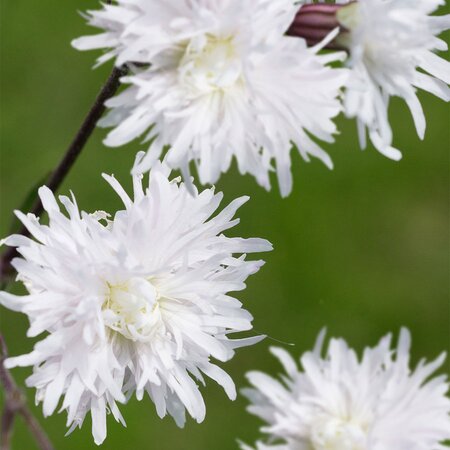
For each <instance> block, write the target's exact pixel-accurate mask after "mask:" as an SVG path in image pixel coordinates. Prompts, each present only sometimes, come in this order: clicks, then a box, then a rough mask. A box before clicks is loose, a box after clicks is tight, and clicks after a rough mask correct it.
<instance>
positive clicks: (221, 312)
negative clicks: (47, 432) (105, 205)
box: [0, 154, 271, 444]
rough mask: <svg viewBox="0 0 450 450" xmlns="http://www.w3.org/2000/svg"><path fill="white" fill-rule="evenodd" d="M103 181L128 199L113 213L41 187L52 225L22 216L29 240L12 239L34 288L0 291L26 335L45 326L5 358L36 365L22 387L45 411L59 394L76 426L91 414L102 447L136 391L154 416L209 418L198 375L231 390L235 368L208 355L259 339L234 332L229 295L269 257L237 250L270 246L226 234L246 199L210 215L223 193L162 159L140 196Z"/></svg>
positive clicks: (235, 315) (222, 357)
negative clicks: (198, 185) (173, 174)
mask: <svg viewBox="0 0 450 450" xmlns="http://www.w3.org/2000/svg"><path fill="white" fill-rule="evenodd" d="M142 156H143V155H142V154H140V155H138V162H139V159H140V158H141V157H142ZM104 177H105V179H106V180H107V181H108V182H109V184H110V185H111V186H112V187H113V189H114V190H115V191H116V192H117V194H118V195H119V196H120V198H121V199H122V201H123V203H124V205H125V209H124V210H121V211H118V212H117V213H116V214H115V216H114V218H113V219H112V220H109V219H108V215H107V214H106V213H96V214H91V215H90V214H86V213H84V212H81V213H80V212H79V210H78V207H77V204H76V202H75V198H74V197H73V196H72V199H69V198H67V197H64V196H61V197H60V202H61V203H62V204H63V205H64V207H65V209H66V211H67V214H68V216H66V215H65V214H63V213H62V212H61V211H60V208H59V206H58V204H57V202H56V200H55V197H54V196H53V194H52V193H51V191H50V190H49V189H48V188H46V187H42V188H41V189H40V191H39V195H40V198H41V200H42V202H43V204H44V208H45V210H46V211H47V213H48V215H49V218H50V222H49V225H48V226H47V225H42V224H40V223H39V221H38V219H37V218H36V217H35V216H33V215H24V214H22V213H21V212H16V214H17V216H18V217H19V219H20V220H21V221H22V222H23V223H24V225H25V226H26V227H27V229H28V230H29V231H30V233H31V234H32V236H33V237H34V239H29V238H26V237H23V236H19V235H13V236H10V237H9V238H7V239H6V240H5V242H6V244H7V245H11V246H16V247H17V250H18V252H19V254H21V255H22V257H20V258H16V259H14V260H13V266H14V268H15V269H16V270H17V272H18V277H19V279H20V280H22V281H23V282H24V284H25V286H26V288H27V290H28V291H29V295H24V296H16V295H12V294H9V293H7V292H0V303H1V304H3V305H4V306H6V307H7V308H10V309H12V310H15V311H20V312H23V313H25V314H26V315H27V316H28V317H29V319H30V324H31V325H30V328H29V330H28V333H27V334H28V336H29V337H35V336H38V335H40V334H41V333H48V334H47V335H46V336H45V337H44V338H43V339H42V340H41V341H39V342H38V343H37V344H36V346H35V348H34V350H33V351H32V352H31V353H30V354H27V355H23V356H19V357H15V358H9V359H8V360H7V361H6V366H7V367H15V366H30V365H31V366H33V374H32V376H30V377H29V378H28V379H27V385H28V386H29V387H35V388H36V389H37V393H36V399H37V401H38V402H40V401H42V402H43V410H44V414H45V415H46V416H48V415H50V414H52V413H53V412H54V411H55V408H57V406H58V403H59V400H60V397H61V396H63V397H64V399H63V402H62V406H61V410H67V413H68V418H67V425H68V426H70V430H69V432H70V431H72V430H73V429H74V428H75V427H77V426H79V427H81V425H82V423H83V420H84V418H85V415H86V413H88V412H89V411H90V412H91V415H92V433H93V436H94V439H95V442H96V443H97V444H100V443H101V442H102V441H103V440H104V439H105V437H106V413H107V412H108V411H110V412H111V413H112V414H113V416H114V417H115V419H116V420H118V421H120V422H122V423H124V422H123V419H122V416H121V414H120V412H119V410H118V407H117V405H116V402H125V401H127V400H128V399H129V398H130V397H131V396H132V395H133V394H134V393H135V394H136V397H137V398H138V399H139V400H140V399H142V398H143V396H144V393H145V392H147V394H148V396H149V397H150V398H151V399H152V401H153V402H154V404H155V407H156V411H157V413H158V415H159V416H160V417H163V416H165V414H166V413H168V414H170V415H172V416H173V417H174V419H175V421H176V423H177V424H178V425H179V426H183V424H184V422H185V410H187V411H188V413H189V414H190V415H191V416H192V417H193V418H194V419H195V420H196V421H198V422H201V421H202V420H203V419H204V417H205V404H204V402H203V398H202V396H201V394H200V391H199V388H198V386H197V383H196V381H194V380H197V381H198V382H200V383H202V384H203V383H204V380H203V374H204V375H206V376H208V377H210V378H212V379H214V380H215V381H216V382H217V383H219V384H220V385H221V386H222V387H223V388H224V389H225V391H226V393H227V395H228V397H229V398H230V399H234V398H235V395H236V393H235V387H234V384H233V381H232V380H231V378H230V376H229V375H228V374H227V373H226V372H224V371H223V370H222V369H221V368H219V367H218V366H216V365H215V364H213V363H212V362H211V361H210V359H211V357H212V358H214V359H217V360H219V361H228V360H229V359H231V358H232V357H233V355H234V350H235V349H236V348H238V347H241V346H245V345H251V344H253V343H256V342H258V341H259V340H261V339H262V337H261V336H256V337H249V338H241V339H233V340H232V339H229V337H228V335H229V334H230V333H235V332H239V331H244V330H250V329H251V328H252V325H251V321H252V316H251V315H250V313H249V312H248V311H246V310H244V309H242V307H241V306H242V305H241V303H240V302H239V301H238V300H236V299H235V298H233V297H231V296H229V295H228V293H229V292H231V291H240V290H243V289H244V288H245V280H246V279H247V277H248V276H249V275H251V274H253V273H255V272H257V271H258V269H259V268H260V267H261V265H262V264H263V262H262V261H246V259H245V255H241V254H242V253H244V252H261V251H267V250H270V249H271V245H270V243H269V242H267V241H265V240H262V239H256V238H255V239H242V238H237V237H235V238H228V237H226V236H224V235H223V234H222V232H224V231H225V230H227V229H229V228H231V227H233V226H235V225H236V224H237V223H238V222H239V220H238V219H233V216H234V215H235V213H236V210H237V209H238V208H239V207H240V206H241V205H242V204H243V203H245V202H246V201H247V199H248V198H246V197H241V198H239V199H237V200H234V201H233V202H232V203H231V204H230V205H228V206H227V207H226V208H225V209H223V210H222V211H221V212H220V213H218V214H215V213H216V211H217V209H218V207H219V204H220V202H221V200H222V194H221V193H219V194H215V193H214V190H213V189H207V190H204V191H203V192H201V193H196V194H195V196H192V195H191V194H190V193H188V192H187V189H186V186H185V185H184V184H183V183H181V182H180V180H178V179H175V180H173V181H171V182H170V181H169V180H168V171H167V170H166V169H165V168H163V167H162V166H155V168H154V169H153V170H152V172H151V176H150V182H149V185H148V188H145V189H144V187H143V186H142V182H141V179H140V177H139V176H134V177H133V185H134V199H131V198H130V197H129V196H128V195H127V194H126V192H125V191H124V189H123V188H122V186H121V185H120V184H119V183H118V182H117V181H116V179H115V178H113V177H111V176H106V175H105V176H104ZM213 214H215V215H214V216H213ZM212 216H213V217H212Z"/></svg>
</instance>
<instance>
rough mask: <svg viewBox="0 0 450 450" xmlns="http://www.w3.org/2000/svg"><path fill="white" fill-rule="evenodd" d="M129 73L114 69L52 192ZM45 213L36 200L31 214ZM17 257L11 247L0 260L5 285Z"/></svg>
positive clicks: (58, 172)
mask: <svg viewBox="0 0 450 450" xmlns="http://www.w3.org/2000/svg"><path fill="white" fill-rule="evenodd" d="M126 72H127V69H126V68H116V67H115V68H114V69H113V71H112V72H111V75H110V76H109V78H108V80H107V81H106V83H105V85H104V86H103V87H102V89H101V90H100V92H99V94H98V95H97V98H96V99H95V102H94V104H93V105H92V107H91V109H90V111H89V113H88V115H87V116H86V118H85V119H84V121H83V123H82V124H81V127H80V129H79V130H78V132H77V134H76V136H75V138H74V139H73V141H72V142H71V144H70V146H69V148H68V149H67V151H66V153H65V155H64V157H63V158H62V160H61V162H60V163H59V165H58V166H57V167H56V169H55V170H54V171H53V172H52V174H51V175H50V178H49V180H48V181H47V183H46V185H47V187H48V188H49V189H50V190H51V191H52V192H56V191H57V190H58V188H59V187H60V186H61V183H62V182H63V180H64V178H65V177H66V175H67V174H68V173H69V171H70V169H71V168H72V166H73V165H74V163H75V161H76V160H77V158H78V156H79V155H80V153H81V151H82V150H83V148H84V146H85V145H86V142H87V141H88V139H89V138H90V136H91V134H92V132H93V131H94V129H95V126H96V124H97V122H98V120H99V119H100V117H101V116H102V114H103V113H104V111H105V109H106V107H105V101H106V100H108V99H109V98H111V97H112V96H113V95H114V94H115V93H116V91H117V89H118V88H119V85H120V78H121V77H122V76H123V75H125V73H126ZM42 212H43V206H42V202H41V200H40V198H36V201H35V203H34V205H33V208H32V210H31V213H32V214H34V215H36V216H40V215H41V214H42ZM18 234H22V235H24V236H28V235H29V232H28V230H27V229H26V228H25V227H24V226H23V227H22V228H21V229H20V230H19V231H18ZM16 255H17V252H16V249H15V248H14V247H10V248H9V249H8V250H7V251H6V252H5V253H4V255H3V257H2V258H1V260H0V281H1V282H3V283H5V282H6V280H7V277H8V275H10V274H11V273H12V267H11V260H12V259H13V258H14V257H15V256H16Z"/></svg>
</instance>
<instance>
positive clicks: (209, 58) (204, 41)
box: [178, 34, 242, 95]
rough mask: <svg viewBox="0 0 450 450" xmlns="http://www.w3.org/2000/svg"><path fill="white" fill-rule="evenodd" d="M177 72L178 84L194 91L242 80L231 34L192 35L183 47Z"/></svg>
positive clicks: (225, 86)
mask: <svg viewBox="0 0 450 450" xmlns="http://www.w3.org/2000/svg"><path fill="white" fill-rule="evenodd" d="M178 73H179V79H180V82H181V83H182V85H184V86H185V87H187V88H188V89H189V90H190V91H191V92H192V94H194V95H202V94H208V93H211V92H214V91H224V90H226V89H229V88H231V87H233V86H234V85H236V84H237V83H238V82H240V81H242V63H241V60H240V58H239V56H238V52H237V51H236V46H235V43H234V39H233V37H226V38H223V37H216V36H213V35H211V34H204V35H200V36H196V37H195V38H193V39H192V40H191V41H190V42H189V44H188V46H187V47H186V50H185V52H184V55H183V57H182V59H181V62H180V65H179V68H178Z"/></svg>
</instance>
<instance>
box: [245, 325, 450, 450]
mask: <svg viewBox="0 0 450 450" xmlns="http://www.w3.org/2000/svg"><path fill="white" fill-rule="evenodd" d="M324 337H325V333H324V332H322V333H321V334H320V335H319V338H318V340H317V343H316V346H315V348H314V350H313V351H312V352H307V353H305V354H304V355H303V356H302V357H301V360H300V361H301V365H302V367H303V371H299V370H298V368H297V364H296V363H295V361H294V360H293V359H292V357H291V356H290V355H289V354H288V353H287V352H286V351H285V350H283V349H281V348H272V350H271V351H272V353H273V354H274V355H275V356H276V357H277V358H278V359H279V360H280V362H281V363H282V365H283V367H284V369H285V371H286V375H283V376H282V377H281V381H278V380H275V379H273V378H271V377H270V376H268V375H265V374H264V373H261V372H250V373H249V374H248V379H249V381H250V383H251V384H252V385H253V386H254V388H248V389H245V390H243V393H244V394H245V396H246V397H248V398H249V400H250V401H251V405H250V406H249V407H248V411H249V412H250V413H252V414H255V415H256V416H258V417H259V418H261V419H262V420H263V421H264V422H266V424H267V425H265V426H264V427H263V428H262V429H261V431H263V432H264V433H266V434H267V435H268V436H269V439H268V443H264V442H258V443H257V449H258V450H270V449H273V450H275V449H276V450H393V449H395V450H421V449H423V450H425V449H430V450H444V449H445V448H447V447H445V446H444V445H443V442H444V441H445V440H446V439H449V438H450V416H449V414H450V399H449V398H448V397H446V394H447V392H448V388H449V385H448V383H447V381H446V378H445V376H437V377H435V378H432V379H429V377H430V376H431V375H432V374H433V373H434V372H435V371H436V370H437V369H438V368H439V367H441V366H442V364H443V363H444V360H445V355H444V354H443V355H441V356H440V357H438V358H437V359H436V360H435V361H433V362H431V363H426V362H425V361H424V360H422V361H421V362H420V363H419V365H418V366H417V368H416V369H415V370H411V369H410V367H409V366H410V355H409V352H410V345H411V337H410V334H409V332H408V331H407V330H406V329H403V330H402V331H401V333H400V338H399V341H398V345H397V348H396V349H392V348H391V340H392V337H391V336H390V335H388V336H385V337H384V338H383V339H381V341H380V342H379V344H378V345H377V346H375V347H373V348H367V349H365V351H364V354H363V356H362V359H361V360H359V359H358V357H357V355H356V353H355V351H354V350H352V349H350V348H349V347H348V345H347V344H346V342H345V341H344V340H342V339H331V341H330V343H329V346H328V350H327V353H326V356H325V357H323V356H322V347H323V341H324ZM241 448H242V449H243V450H251V448H250V447H248V446H247V445H244V444H242V446H241Z"/></svg>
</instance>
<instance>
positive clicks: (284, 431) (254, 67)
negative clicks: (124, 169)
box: [0, 0, 450, 450]
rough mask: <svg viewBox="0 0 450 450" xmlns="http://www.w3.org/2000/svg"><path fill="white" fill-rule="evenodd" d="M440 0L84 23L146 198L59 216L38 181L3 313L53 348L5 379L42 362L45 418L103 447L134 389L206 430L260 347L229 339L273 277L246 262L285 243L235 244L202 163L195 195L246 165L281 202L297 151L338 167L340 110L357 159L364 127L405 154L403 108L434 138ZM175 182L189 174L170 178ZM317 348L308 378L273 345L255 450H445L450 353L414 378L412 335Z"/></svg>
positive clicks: (144, 9) (293, 0)
mask: <svg viewBox="0 0 450 450" xmlns="http://www.w3.org/2000/svg"><path fill="white" fill-rule="evenodd" d="M443 3H444V1H443V0H358V1H350V0H336V1H335V2H333V3H331V4H330V3H326V4H325V3H324V2H321V1H319V2H312V1H309V0H304V1H298V0H116V1H115V2H108V3H107V4H104V5H103V6H102V8H101V9H99V10H95V11H89V12H88V13H86V14H85V18H86V19H87V21H88V23H89V24H90V25H92V26H93V27H96V28H99V29H101V30H102V32H101V33H100V34H95V35H92V36H87V37H81V38H78V39H76V40H74V41H73V46H74V47H75V48H77V49H79V50H91V49H102V50H104V53H103V54H102V55H101V56H100V57H99V58H98V64H103V63H105V62H107V61H109V60H113V61H114V64H115V66H117V67H122V68H123V69H124V73H125V72H126V73H127V75H126V76H124V77H123V78H122V79H121V82H122V83H123V84H124V86H125V87H124V89H123V90H122V91H121V93H120V94H119V95H117V96H116V97H114V98H110V99H109V100H108V101H107V102H106V106H107V108H108V113H107V114H106V115H105V117H104V118H103V119H102V120H101V121H100V122H99V124H100V125H101V126H103V127H112V130H111V131H110V132H109V134H108V135H107V137H106V140H105V144H106V145H108V146H111V147H117V146H121V145H123V144H126V143H129V142H131V141H133V140H135V139H140V140H141V141H142V142H143V143H144V144H145V145H146V147H147V151H146V152H139V153H138V154H137V157H136V160H135V164H134V166H133V168H132V170H131V173H132V178H133V190H134V194H133V196H132V197H130V196H129V195H128V194H127V193H126V191H125V190H124V188H123V187H122V186H121V185H120V184H119V182H118V181H117V180H116V179H115V178H114V177H113V176H108V175H104V178H105V179H106V181H107V182H108V183H109V184H110V185H111V187H112V188H113V189H114V190H115V191H116V193H117V194H118V195H119V197H120V198H121V200H122V202H123V204H124V207H123V209H121V210H119V211H117V212H116V213H115V214H114V216H113V217H111V216H110V215H109V214H107V213H106V212H103V211H97V212H95V213H93V214H88V213H86V212H83V211H80V210H79V208H78V206H77V203H76V200H75V197H74V196H73V195H72V197H71V198H68V197H65V196H61V197H59V203H58V201H57V200H56V198H55V196H54V194H53V193H52V192H51V191H50V189H48V188H46V187H45V186H44V187H41V188H40V190H39V196H40V199H41V202H42V205H43V208H44V210H45V211H46V212H47V214H48V216H49V223H48V225H46V224H43V223H41V222H40V218H38V217H36V216H35V215H33V214H28V215H25V214H23V213H22V212H16V214H17V216H18V218H19V219H20V220H21V221H22V223H23V224H24V226H25V227H26V229H27V230H28V234H27V236H29V237H26V236H23V235H12V236H10V237H7V238H6V239H4V240H3V241H1V242H0V245H1V244H5V245H8V246H11V247H15V248H16V249H17V252H18V254H19V255H20V256H19V257H17V258H15V259H14V260H13V261H12V265H13V267H14V268H15V270H16V271H17V274H18V280H19V281H22V282H23V284H24V286H25V287H26V289H27V291H28V294H27V295H23V296H17V295H12V294H10V293H7V292H0V304H2V305H3V306H5V307H7V308H10V309H12V310H14V311H19V312H22V313H24V314H26V315H27V316H28V318H29V320H30V328H29V330H28V336H30V337H36V336H39V335H41V334H44V335H45V337H43V338H42V339H41V340H40V341H39V342H38V343H37V344H36V345H35V347H34V349H33V351H32V352H31V353H29V354H26V355H22V356H18V357H13V358H9V359H7V360H6V361H5V366H6V367H8V368H10V367H16V366H33V374H32V375H31V376H30V377H29V378H28V379H27V385H28V386H30V387H34V388H36V391H37V394H36V398H37V401H38V402H42V403H43V410H44V415H46V416H48V415H51V414H52V413H53V412H54V411H55V410H56V408H57V407H58V405H60V408H61V410H65V411H66V412H67V416H68V417H67V426H68V427H69V432H70V431H72V430H73V429H75V428H76V427H81V425H82V423H83V421H84V419H85V417H86V415H87V414H89V413H90V414H91V416H92V432H93V436H94V440H95V442H96V443H97V444H100V443H102V442H103V441H104V439H105V437H106V415H107V413H108V412H111V413H112V415H113V416H114V418H115V419H116V420H117V421H119V422H122V423H124V420H123V418H122V415H121V413H120V411H119V408H118V403H126V402H127V401H128V400H129V399H130V398H131V397H132V396H133V395H135V396H136V397H137V399H139V400H141V399H142V398H143V397H144V395H145V394H147V395H148V396H149V398H150V399H151V400H152V402H153V403H154V405H155V408H156V411H157V414H158V415H159V417H163V416H165V415H166V414H169V415H171V416H172V417H173V418H174V419H175V422H176V423H177V424H178V425H179V426H183V425H184V423H185V419H186V417H185V416H186V412H187V413H188V414H189V415H190V416H191V417H192V418H193V419H195V420H196V421H197V422H201V421H202V420H203V419H204V417H205V404H204V400H203V397H202V395H201V393H200V390H199V386H198V384H204V382H205V379H204V378H205V376H206V377H209V378H211V379H213V380H215V381H216V382H217V383H218V384H219V385H221V386H222V387H223V388H224V390H225V392H226V394H227V395H228V397H229V398H230V399H234V398H235V397H236V391H235V386H234V383H233V381H232V379H231V378H230V376H229V375H228V374H227V373H226V372H225V371H224V370H223V369H221V368H220V367H219V366H218V365H216V364H215V361H216V360H218V361H221V362H226V361H228V360H230V359H231V358H232V357H233V355H234V353H235V350H236V349H237V348H239V347H243V346H247V345H252V344H255V343H257V342H259V341H260V340H262V338H263V336H255V335H251V336H249V337H242V336H241V337H240V338H236V339H231V335H232V334H234V333H237V332H244V331H249V330H251V329H252V320H253V318H252V316H251V314H250V313H249V312H248V311H247V310H245V309H243V307H242V304H241V303H240V302H239V301H238V300H237V299H235V298H234V297H232V296H231V295H230V293H231V292H235V291H241V290H243V289H244V288H245V282H246V279H247V278H248V277H249V276H250V275H252V274H254V273H255V272H257V271H258V270H259V268H260V267H261V265H262V264H263V261H249V260H247V256H246V254H247V253H255V252H265V251H269V250H271V248H272V247H271V244H270V243H269V242H267V241H265V240H262V239H258V238H251V239H243V238H239V237H232V238H231V237H227V236H225V235H224V234H223V233H224V232H225V231H226V230H228V229H230V228H232V227H234V226H235V225H236V224H237V223H238V219H234V216H235V214H236V211H237V210H238V208H239V207H240V206H242V205H243V204H244V203H245V202H246V201H247V197H241V198H238V199H236V200H234V201H233V202H231V203H230V204H229V205H228V206H227V207H225V208H224V209H223V210H222V211H221V212H218V210H219V204H220V203H221V200H222V194H221V193H219V194H216V193H215V191H214V188H207V189H205V190H203V191H202V192H199V191H198V190H197V188H196V187H195V185H194V182H193V179H192V178H191V176H190V173H191V169H192V167H193V166H194V167H195V168H196V173H197V176H198V180H199V182H200V183H202V184H213V183H215V182H217V181H218V180H219V178H220V176H221V174H222V173H224V172H226V171H228V169H229V168H230V166H231V164H232V162H233V161H235V162H236V164H237V167H238V169H239V171H240V173H241V174H245V173H249V174H251V175H252V176H253V177H254V178H255V179H256V181H257V182H258V184H259V185H261V186H263V187H264V188H266V189H270V187H271V179H270V178H271V175H272V173H273V172H275V173H276V176H277V179H278V185H279V188H280V192H281V195H282V196H287V195H288V194H289V193H290V192H291V190H292V184H293V182H292V173H291V154H292V151H293V150H295V151H298V152H299V154H300V155H301V156H302V158H303V159H304V160H306V161H309V160H310V158H312V157H314V158H318V159H319V160H321V161H322V162H323V163H324V164H325V165H326V166H327V167H329V168H332V167H333V163H332V159H331V158H330V156H329V154H328V153H327V152H326V151H325V150H324V149H323V148H322V146H324V144H325V143H332V142H333V141H334V138H335V135H336V134H337V133H338V130H337V127H336V125H335V123H334V119H335V118H336V116H338V115H339V114H340V113H341V112H343V113H344V114H345V115H346V116H347V117H349V118H352V119H354V118H356V120H357V124H358V130H359V138H360V143H361V146H362V147H363V148H364V147H365V146H366V139H367V136H366V135H367V133H368V136H369V138H370V141H371V142H372V143H373V145H374V147H375V148H376V149H377V150H378V151H379V152H380V153H382V154H383V155H386V156H387V157H389V158H391V159H394V160H398V159H400V158H401V153H400V151H399V150H397V149H396V148H395V147H394V146H393V145H394V141H393V132H392V129H391V126H390V123H389V118H388V107H389V101H390V99H391V98H392V97H400V98H402V99H403V100H404V101H405V102H406V104H407V106H408V107H409V109H410V111H411V114H412V116H413V119H414V123H415V126H416V129H417V133H418V135H419V137H420V138H423V137H424V133H425V122H426V121H425V115H424V112H423V110H422V106H421V104H420V101H419V98H418V96H417V90H418V89H421V90H424V91H427V92H429V93H432V94H434V95H435V96H437V97H439V98H441V99H443V100H446V101H449V100H450V89H449V87H448V84H449V83H450V63H449V62H447V61H445V60H444V59H442V58H440V57H439V56H438V55H437V54H436V52H438V51H442V50H445V49H446V48H447V46H446V44H445V42H444V41H443V40H441V39H439V37H438V36H439V34H440V33H441V32H442V31H445V30H448V29H449V28H450V15H445V16H435V15H433V14H434V13H435V12H436V11H437V9H438V7H439V6H440V5H442V4H443ZM116 72H117V71H115V72H114V73H116ZM97 105H99V107H103V105H102V103H101V102H100V101H98V102H97ZM171 170H179V171H180V172H181V174H182V177H183V178H182V179H181V178H175V179H173V180H171V181H170V179H169V178H170V172H171ZM145 172H149V183H148V185H145V186H144V184H143V174H144V173H145ZM60 205H63V207H64V209H65V212H64V211H63V210H61V207H60ZM323 339H324V334H323V333H322V334H321V335H320V337H319V339H318V342H317V345H316V348H315V350H314V351H313V352H308V353H306V354H305V355H303V357H302V358H301V364H302V366H303V371H299V370H298V368H297V365H296V363H295V362H294V361H293V360H292V358H291V357H290V356H289V355H288V354H287V353H286V352H285V351H284V350H281V349H273V350H272V352H273V353H274V354H275V355H276V356H277V357H278V358H279V359H280V361H281V362H282V364H283V366H284V368H285V370H286V372H287V375H285V376H283V377H282V381H281V382H279V381H277V380H275V379H272V378H270V377H269V376H267V375H264V374H261V373H250V374H249V380H250V382H251V383H252V385H253V386H254V387H253V388H252V389H247V390H246V391H245V394H246V395H247V397H249V399H250V400H251V402H252V405H251V406H250V407H249V411H250V412H251V413H253V414H255V415H257V416H258V417H260V418H262V419H263V420H264V421H265V422H266V423H267V426H265V427H264V428H263V429H262V431H263V432H265V433H266V434H268V435H269V438H268V440H267V442H262V441H261V442H257V444H256V445H257V448H258V449H259V450H269V449H273V450H275V449H277V450H425V449H426V450H429V449H432V450H441V449H442V450H443V449H444V446H443V444H442V442H443V441H444V440H445V439H449V438H450V418H449V413H450V400H449V399H448V398H447V397H446V393H447V391H448V385H447V381H446V379H445V377H436V378H433V379H432V380H430V381H427V380H428V378H429V377H430V376H431V375H432V374H433V373H434V372H435V370H436V369H438V368H439V367H440V366H441V365H442V363H443V361H444V357H443V356H441V357H439V358H438V359H437V360H436V361H434V362H432V363H429V364H427V363H425V362H421V363H420V364H419V366H418V367H417V368H416V369H415V370H413V371H411V370H410V368H409V347H410V336H409V333H408V332H407V331H406V330H402V332H401V334H400V339H399V344H398V346H397V348H396V349H392V348H391V337H390V336H386V337H385V338H383V339H382V340H381V341H380V343H379V344H378V345H377V346H376V347H374V348H369V349H366V351H365V352H364V355H363V357H362V359H361V360H359V359H358V357H357V355H356V353H355V352H354V351H353V350H351V349H350V348H349V347H348V346H347V344H346V343H345V342H344V341H343V340H340V339H332V340H331V342H330V345H329V348H328V352H327V355H326V356H325V357H322V356H321V349H322V344H323ZM61 403H62V404H61ZM242 448H243V449H247V450H248V449H249V447H248V446H246V445H244V444H242Z"/></svg>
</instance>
